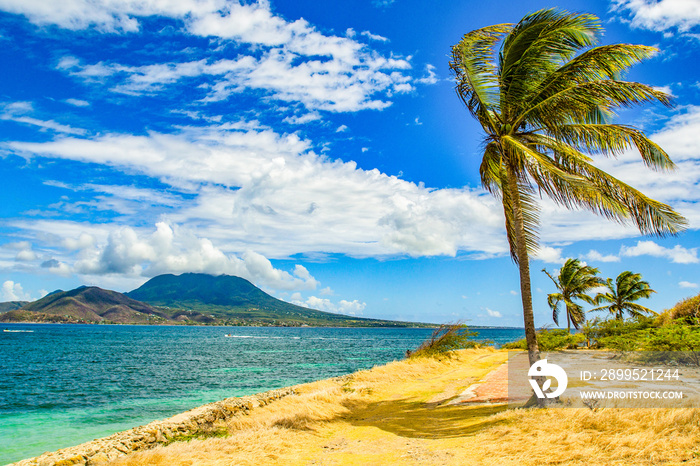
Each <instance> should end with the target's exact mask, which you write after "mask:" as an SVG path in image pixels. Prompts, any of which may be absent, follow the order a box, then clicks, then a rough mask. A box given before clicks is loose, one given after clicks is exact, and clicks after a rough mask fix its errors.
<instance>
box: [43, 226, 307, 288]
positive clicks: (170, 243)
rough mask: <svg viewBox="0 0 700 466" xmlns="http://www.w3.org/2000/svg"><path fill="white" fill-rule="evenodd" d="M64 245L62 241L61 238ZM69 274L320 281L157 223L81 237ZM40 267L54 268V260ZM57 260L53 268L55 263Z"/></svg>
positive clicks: (283, 283) (293, 284)
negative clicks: (101, 236)
mask: <svg viewBox="0 0 700 466" xmlns="http://www.w3.org/2000/svg"><path fill="white" fill-rule="evenodd" d="M64 241H65V240H64ZM77 244H81V245H82V249H81V250H80V251H79V253H78V259H77V260H76V261H75V264H74V266H73V271H74V272H75V273H78V274H81V275H106V274H120V275H127V276H132V277H133V276H144V277H152V276H155V275H159V274H163V273H175V274H177V273H184V272H199V273H209V274H213V275H219V274H228V275H236V276H239V277H243V278H246V279H248V280H250V281H251V282H253V283H256V284H258V285H261V286H266V287H269V288H273V289H276V290H302V289H303V290H312V289H315V288H316V287H317V285H318V281H317V280H316V279H315V278H314V277H313V276H312V275H311V274H310V273H309V271H308V270H307V269H306V268H305V267H303V266H301V265H296V266H295V268H294V270H293V271H291V272H286V271H283V270H279V269H276V268H275V267H274V266H273V265H272V263H271V262H270V260H269V259H267V258H266V257H265V256H263V255H261V254H259V253H257V252H255V251H252V250H246V251H244V252H243V253H242V254H240V255H236V254H231V253H226V252H224V251H222V250H221V249H220V248H218V247H216V246H215V245H214V244H213V243H212V241H211V240H209V239H207V238H200V237H198V236H196V235H195V234H194V233H192V232H190V231H188V230H186V229H184V228H180V227H175V228H173V227H172V226H171V225H169V224H167V223H164V222H159V223H158V224H156V228H155V231H151V232H148V231H137V230H135V229H133V228H131V227H121V228H116V229H114V230H113V231H111V232H110V233H109V234H108V236H107V239H106V242H104V243H97V244H95V242H94V241H92V240H90V241H87V240H86V239H85V238H83V239H78V240H77ZM50 262H51V263H50V264H48V263H45V264H46V265H45V264H42V267H51V268H54V266H56V264H58V261H55V260H52V261H50ZM54 262H55V264H54Z"/></svg>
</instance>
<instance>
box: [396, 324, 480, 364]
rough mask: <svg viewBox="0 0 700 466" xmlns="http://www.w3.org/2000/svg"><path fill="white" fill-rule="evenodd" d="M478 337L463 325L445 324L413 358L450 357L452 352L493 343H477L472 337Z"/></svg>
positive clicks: (414, 353)
mask: <svg viewBox="0 0 700 466" xmlns="http://www.w3.org/2000/svg"><path fill="white" fill-rule="evenodd" d="M476 335H478V333H477V332H471V331H469V328H468V327H467V326H466V325H463V324H443V325H440V327H438V328H437V329H435V331H433V333H432V335H431V336H430V338H428V339H427V340H426V341H424V342H423V343H422V344H421V345H420V346H419V347H418V348H417V349H416V350H415V351H413V352H411V353H410V354H409V356H410V357H411V358H424V357H440V356H448V357H449V355H450V352H452V351H456V350H460V349H467V348H478V347H481V346H487V345H489V344H491V343H492V342H489V341H476V340H473V339H472V337H474V336H476Z"/></svg>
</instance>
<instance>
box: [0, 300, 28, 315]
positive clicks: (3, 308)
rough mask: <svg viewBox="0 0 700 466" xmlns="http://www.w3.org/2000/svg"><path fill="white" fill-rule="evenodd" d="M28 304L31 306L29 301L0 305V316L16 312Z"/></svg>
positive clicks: (9, 302) (8, 302)
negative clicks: (4, 313)
mask: <svg viewBox="0 0 700 466" xmlns="http://www.w3.org/2000/svg"><path fill="white" fill-rule="evenodd" d="M27 304H29V301H7V302H4V303H0V314H2V313H3V312H7V311H14V310H16V309H19V308H20V307H22V306H25V305H27Z"/></svg>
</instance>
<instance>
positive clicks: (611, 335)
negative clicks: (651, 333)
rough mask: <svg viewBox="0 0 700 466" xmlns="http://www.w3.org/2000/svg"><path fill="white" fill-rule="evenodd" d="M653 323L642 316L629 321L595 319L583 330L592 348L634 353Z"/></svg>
mask: <svg viewBox="0 0 700 466" xmlns="http://www.w3.org/2000/svg"><path fill="white" fill-rule="evenodd" d="M653 323H654V321H653V319H650V318H648V317H644V316H640V317H638V318H636V319H630V320H618V319H609V320H600V319H595V320H594V321H592V323H591V325H590V326H589V327H588V328H586V329H585V333H584V336H585V337H586V340H587V341H589V342H590V346H591V347H593V348H610V349H613V350H617V351H623V352H624V351H635V350H639V349H641V345H640V339H642V338H643V336H644V335H645V334H646V332H647V331H648V329H650V328H651V327H652V326H653Z"/></svg>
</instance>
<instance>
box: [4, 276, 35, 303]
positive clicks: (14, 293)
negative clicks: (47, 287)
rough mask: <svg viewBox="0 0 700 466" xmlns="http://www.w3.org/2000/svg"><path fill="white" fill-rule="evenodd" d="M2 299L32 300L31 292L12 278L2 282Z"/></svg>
mask: <svg viewBox="0 0 700 466" xmlns="http://www.w3.org/2000/svg"><path fill="white" fill-rule="evenodd" d="M1 299H2V301H31V300H32V298H31V296H30V295H29V293H26V292H25V291H24V289H23V288H22V285H21V284H19V283H15V282H13V281H12V280H7V281H5V282H4V283H3V284H2V298H1Z"/></svg>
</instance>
